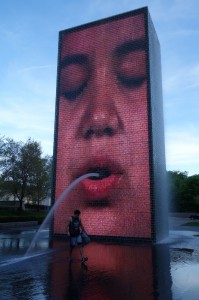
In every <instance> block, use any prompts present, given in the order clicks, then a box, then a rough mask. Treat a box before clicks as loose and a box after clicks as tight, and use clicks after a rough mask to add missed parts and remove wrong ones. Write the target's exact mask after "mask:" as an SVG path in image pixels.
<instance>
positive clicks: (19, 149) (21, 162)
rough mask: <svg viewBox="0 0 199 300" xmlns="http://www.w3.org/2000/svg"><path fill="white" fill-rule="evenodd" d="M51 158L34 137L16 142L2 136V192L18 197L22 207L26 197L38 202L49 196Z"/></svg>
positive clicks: (0, 184)
mask: <svg viewBox="0 0 199 300" xmlns="http://www.w3.org/2000/svg"><path fill="white" fill-rule="evenodd" d="M50 170H51V159H50V158H49V157H45V158H42V151H41V146H40V144H39V143H38V142H36V141H34V140H31V139H30V138H29V139H28V140H27V141H26V142H25V143H22V142H16V141H14V140H13V139H10V138H4V137H1V138H0V172H1V173H0V193H1V196H2V195H7V196H8V195H10V196H11V195H12V196H13V197H14V199H18V200H19V203H20V209H22V208H23V204H24V200H25V199H26V200H27V201H32V202H35V203H37V205H38V206H39V202H40V201H41V200H42V199H44V198H45V197H47V196H48V194H49V189H50V180H49V174H50Z"/></svg>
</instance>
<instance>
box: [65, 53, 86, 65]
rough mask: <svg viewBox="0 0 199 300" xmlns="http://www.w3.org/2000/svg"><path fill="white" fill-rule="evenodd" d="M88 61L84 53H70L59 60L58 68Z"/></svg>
mask: <svg viewBox="0 0 199 300" xmlns="http://www.w3.org/2000/svg"><path fill="white" fill-rule="evenodd" d="M87 61H88V58H87V56H86V55H85V54H72V55H68V56H65V57H64V58H63V59H62V60H61V62H60V68H65V67H67V66H69V65H72V64H80V65H81V64H84V63H86V62H87Z"/></svg>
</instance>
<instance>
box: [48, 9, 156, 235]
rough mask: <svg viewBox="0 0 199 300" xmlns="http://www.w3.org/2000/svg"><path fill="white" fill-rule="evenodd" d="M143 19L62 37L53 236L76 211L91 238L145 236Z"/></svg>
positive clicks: (147, 230) (147, 211) (147, 185)
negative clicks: (98, 175)
mask: <svg viewBox="0 0 199 300" xmlns="http://www.w3.org/2000/svg"><path fill="white" fill-rule="evenodd" d="M144 18H145V16H144V14H138V15H132V16H128V17H126V18H121V19H118V20H112V21H110V22H104V23H101V24H96V25H95V24H94V25H92V26H90V27H89V26H87V27H82V28H78V29H76V30H69V31H63V32H62V35H61V43H60V53H59V68H58V89H57V90H58V94H57V101H58V106H57V107H58V113H57V132H56V134H57V142H56V184H55V199H58V197H59V196H60V194H61V193H62V192H63V191H64V189H65V188H67V187H68V186H69V185H70V184H71V183H72V182H73V181H74V180H75V179H76V178H78V177H79V176H81V175H83V174H86V173H88V172H95V171H99V172H101V173H102V174H103V175H104V176H103V178H102V179H93V178H91V179H90V178H89V179H85V180H83V181H82V182H81V183H80V184H79V185H78V186H77V187H76V188H75V189H74V190H73V191H72V192H71V193H70V194H69V195H68V196H67V199H65V201H63V202H62V204H61V205H60V207H59V208H58V209H57V211H56V213H55V218H54V232H55V233H65V223H66V219H67V217H68V216H70V215H71V214H72V213H73V210H74V209H77V208H78V209H80V210H81V212H82V215H81V216H82V220H83V223H84V225H85V228H86V229H87V231H88V233H89V234H90V235H98V236H116V237H117V236H119V237H141V238H150V237H151V209H150V205H151V203H150V174H149V146H148V145H149V141H148V139H149V137H148V136H149V135H148V108H147V76H148V75H147V73H148V72H147V52H146V39H147V37H146V32H145V19H144Z"/></svg>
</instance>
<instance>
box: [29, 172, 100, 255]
mask: <svg viewBox="0 0 199 300" xmlns="http://www.w3.org/2000/svg"><path fill="white" fill-rule="evenodd" d="M95 177H97V178H98V177H100V174H99V173H97V172H91V173H87V174H84V175H82V176H80V177H79V178H77V179H75V180H74V181H73V182H72V183H71V184H70V185H69V186H68V187H67V188H66V189H65V190H64V191H63V193H62V194H61V195H60V197H59V198H58V199H57V200H56V202H55V203H54V205H53V206H52V208H51V209H50V211H49V213H48V215H47V216H46V218H45V220H44V221H43V223H42V224H41V226H40V227H39V229H38V231H37V233H36V234H35V236H34V238H33V240H32V241H31V243H30V246H29V248H28V250H27V251H26V253H25V254H24V256H30V255H31V251H32V249H33V246H34V245H35V244H36V241H37V239H38V237H39V234H40V232H41V231H42V230H43V229H44V228H45V226H46V225H47V224H48V223H49V222H50V221H51V219H52V217H53V214H54V212H55V210H56V209H57V207H58V206H59V205H60V204H61V202H62V201H63V200H64V199H65V198H66V197H67V196H68V194H69V193H70V192H71V190H72V189H73V188H74V187H75V186H76V185H77V184H78V183H80V181H82V180H84V179H85V178H95Z"/></svg>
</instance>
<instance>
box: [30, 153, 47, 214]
mask: <svg viewBox="0 0 199 300" xmlns="http://www.w3.org/2000/svg"><path fill="white" fill-rule="evenodd" d="M35 166H36V168H35V172H34V174H33V176H32V178H31V184H30V187H29V197H30V199H31V201H32V202H33V203H35V204H36V205H37V210H38V211H39V208H40V202H41V201H42V200H44V198H46V197H50V187H51V169H52V158H51V157H49V156H46V157H45V158H40V159H38V160H37V162H35Z"/></svg>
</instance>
